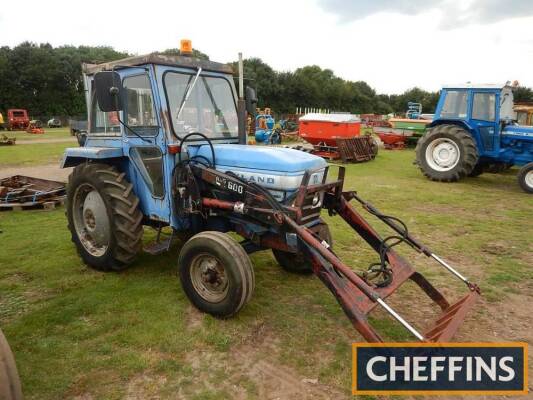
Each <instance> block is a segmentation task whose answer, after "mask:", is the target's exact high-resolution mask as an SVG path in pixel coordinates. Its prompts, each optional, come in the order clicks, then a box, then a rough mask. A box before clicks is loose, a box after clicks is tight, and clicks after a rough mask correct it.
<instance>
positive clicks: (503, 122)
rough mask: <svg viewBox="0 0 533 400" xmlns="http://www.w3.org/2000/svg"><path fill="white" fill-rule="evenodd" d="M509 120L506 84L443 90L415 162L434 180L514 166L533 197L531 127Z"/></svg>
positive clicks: (509, 96) (452, 179) (510, 108)
mask: <svg viewBox="0 0 533 400" xmlns="http://www.w3.org/2000/svg"><path fill="white" fill-rule="evenodd" d="M514 118H515V116H514V111H513V92H512V87H511V86H509V85H507V84H506V85H472V84H465V85H454V86H446V87H444V88H443V89H442V91H441V95H440V99H439V102H438V105H437V109H436V112H435V117H434V119H433V122H432V123H431V124H430V125H429V129H428V131H427V133H426V134H425V135H424V136H423V137H422V138H421V139H420V140H419V141H418V144H417V147H416V163H417V164H418V166H419V167H420V169H421V170H422V172H423V173H424V175H426V176H427V177H428V178H430V179H431V180H434V181H440V182H455V181H458V180H460V179H462V178H464V177H467V176H478V175H480V174H482V173H484V172H501V171H503V170H505V169H507V168H510V167H511V166H513V165H516V166H519V167H521V169H520V171H519V173H518V183H519V184H520V186H521V188H522V189H523V190H524V191H525V192H527V193H533V127H529V126H528V127H526V126H520V125H517V124H516V121H515V120H514Z"/></svg>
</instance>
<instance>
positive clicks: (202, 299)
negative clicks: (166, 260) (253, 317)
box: [178, 231, 255, 318]
mask: <svg viewBox="0 0 533 400" xmlns="http://www.w3.org/2000/svg"><path fill="white" fill-rule="evenodd" d="M178 269H179V277H180V281H181V285H182V287H183V290H184V291H185V294H186V295H187V297H188V298H189V300H190V301H191V302H192V303H193V304H194V305H195V306H196V308H198V309H199V310H200V311H203V312H206V313H208V314H211V315H213V316H215V317H220V318H228V317H231V316H232V315H234V314H236V313H237V312H238V311H239V310H240V309H241V308H242V307H244V305H245V304H246V303H248V301H249V300H250V299H251V297H252V293H253V291H254V287H255V276H254V270H253V267H252V262H251V261H250V257H249V256H248V254H247V253H246V251H245V250H244V249H243V248H242V246H241V245H240V244H239V243H237V242H236V241H235V240H233V239H232V238H231V237H229V236H228V235H226V234H225V233H222V232H215V231H205V232H200V233H198V234H197V235H194V236H193V237H192V238H191V239H189V240H188V241H187V243H185V245H184V246H183V247H182V249H181V251H180V255H179V260H178Z"/></svg>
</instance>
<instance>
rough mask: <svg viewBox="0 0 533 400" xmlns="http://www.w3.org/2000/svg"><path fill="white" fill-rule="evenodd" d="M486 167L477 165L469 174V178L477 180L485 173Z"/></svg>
mask: <svg viewBox="0 0 533 400" xmlns="http://www.w3.org/2000/svg"><path fill="white" fill-rule="evenodd" d="M485 169H486V165H485V164H480V163H477V164H476V166H475V167H474V169H473V170H472V172H470V173H469V174H468V176H469V177H471V178H475V177H476V176H479V175H481V174H482V173H483V172H485Z"/></svg>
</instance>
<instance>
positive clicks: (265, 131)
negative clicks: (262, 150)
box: [255, 108, 281, 144]
mask: <svg viewBox="0 0 533 400" xmlns="http://www.w3.org/2000/svg"><path fill="white" fill-rule="evenodd" d="M255 142H256V143H258V144H259V143H261V144H281V129H280V128H279V127H276V120H275V119H274V117H273V116H272V115H271V114H270V108H265V109H264V110H263V111H261V112H259V113H258V114H257V115H256V116H255Z"/></svg>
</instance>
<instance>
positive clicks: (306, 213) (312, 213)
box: [300, 192, 324, 224]
mask: <svg viewBox="0 0 533 400" xmlns="http://www.w3.org/2000/svg"><path fill="white" fill-rule="evenodd" d="M323 200H324V193H323V192H317V193H308V194H306V196H305V197H304V200H303V203H302V205H301V206H300V209H301V210H302V213H301V218H300V224H306V223H308V222H309V221H312V220H314V219H316V218H318V217H319V216H320V210H321V209H322V201H323Z"/></svg>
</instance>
